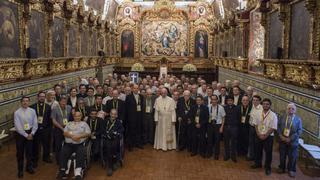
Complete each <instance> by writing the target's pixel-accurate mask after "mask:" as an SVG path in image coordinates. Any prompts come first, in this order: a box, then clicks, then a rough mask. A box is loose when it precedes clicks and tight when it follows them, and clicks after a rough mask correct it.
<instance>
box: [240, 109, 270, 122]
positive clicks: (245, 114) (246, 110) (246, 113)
mask: <svg viewBox="0 0 320 180" xmlns="http://www.w3.org/2000/svg"><path fill="white" fill-rule="evenodd" d="M248 111H249V106H247V110H246V114H245V115H244V116H246V117H247V114H248ZM242 114H243V106H241V116H242ZM268 114H269V113H268ZM267 116H268V115H267ZM263 120H264V119H263Z"/></svg>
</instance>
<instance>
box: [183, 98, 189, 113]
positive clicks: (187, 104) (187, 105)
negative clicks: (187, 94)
mask: <svg viewBox="0 0 320 180" xmlns="http://www.w3.org/2000/svg"><path fill="white" fill-rule="evenodd" d="M184 104H185V105H186V108H187V110H188V111H189V110H190V100H188V103H186V101H184Z"/></svg>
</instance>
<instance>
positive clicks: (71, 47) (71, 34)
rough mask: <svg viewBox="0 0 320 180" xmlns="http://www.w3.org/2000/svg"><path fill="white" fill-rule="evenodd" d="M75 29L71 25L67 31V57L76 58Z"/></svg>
mask: <svg viewBox="0 0 320 180" xmlns="http://www.w3.org/2000/svg"><path fill="white" fill-rule="evenodd" d="M77 47H78V45H77V28H76V27H75V26H74V25H72V26H70V29H69V56H77V55H78V54H77Z"/></svg>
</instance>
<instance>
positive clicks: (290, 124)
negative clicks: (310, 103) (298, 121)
mask: <svg viewBox="0 0 320 180" xmlns="http://www.w3.org/2000/svg"><path fill="white" fill-rule="evenodd" d="M293 117H294V116H292V118H291V122H290V125H289V128H288V129H291V126H292V121H293ZM288 119H289V116H288V115H287V118H286V126H285V127H286V128H287V127H288Z"/></svg>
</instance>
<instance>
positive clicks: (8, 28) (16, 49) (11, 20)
mask: <svg viewBox="0 0 320 180" xmlns="http://www.w3.org/2000/svg"><path fill="white" fill-rule="evenodd" d="M18 16H19V14H18V5H16V4H14V3H11V2H7V1H0V57H1V58H10V57H20V56H21V54H20V46H19V33H20V32H19V18H18Z"/></svg>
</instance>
